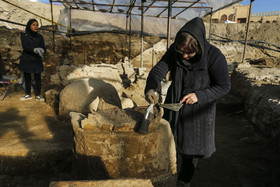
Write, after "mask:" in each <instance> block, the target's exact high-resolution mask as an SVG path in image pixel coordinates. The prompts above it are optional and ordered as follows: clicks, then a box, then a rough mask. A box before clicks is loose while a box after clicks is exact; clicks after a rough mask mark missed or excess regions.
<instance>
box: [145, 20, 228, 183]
mask: <svg viewBox="0 0 280 187" xmlns="http://www.w3.org/2000/svg"><path fill="white" fill-rule="evenodd" d="M168 71H170V75H171V80H172V83H171V85H170V87H169V89H168V92H167V96H166V99H165V103H179V102H182V103H184V105H183V107H182V108H181V109H180V110H179V111H178V112H174V111H170V110H168V109H165V110H164V116H163V118H164V119H166V120H167V121H169V123H170V126H171V129H172V132H173V135H174V140H175V144H176V150H177V166H178V170H177V171H178V181H177V186H190V181H191V179H192V177H193V174H194V170H195V167H196V164H197V161H198V158H208V157H210V156H211V155H212V154H213V153H214V152H215V150H216V148H215V140H214V135H215V116H216V100H217V99H218V98H220V97H222V96H223V95H225V94H227V93H228V92H229V90H230V78H229V72H228V67H227V62H226V59H225V57H224V55H223V54H222V53H221V51H220V50H219V49H218V48H216V47H214V46H213V45H211V44H210V43H209V42H207V41H206V35H205V27H204V23H203V20H202V19H201V18H194V19H192V20H190V21H189V22H188V23H186V24H185V25H184V26H183V27H182V28H181V29H180V30H179V32H178V33H177V35H176V38H175V42H174V43H173V44H172V45H171V46H170V48H169V49H168V50H167V52H166V53H165V54H164V56H163V57H162V59H161V60H160V61H159V62H158V63H157V65H156V66H154V67H153V68H152V70H151V71H150V73H149V76H148V78H147V83H146V88H145V94H146V100H147V101H148V102H149V103H154V104H157V101H158V100H159V94H158V92H157V91H158V90H157V89H158V88H159V86H160V82H161V80H163V79H164V78H165V75H166V74H167V73H168Z"/></svg>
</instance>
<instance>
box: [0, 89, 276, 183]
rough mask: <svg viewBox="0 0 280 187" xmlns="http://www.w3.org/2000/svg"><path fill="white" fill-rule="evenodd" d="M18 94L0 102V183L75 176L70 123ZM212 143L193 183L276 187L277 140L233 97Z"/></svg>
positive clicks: (220, 112)
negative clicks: (251, 119) (213, 148)
mask: <svg viewBox="0 0 280 187" xmlns="http://www.w3.org/2000/svg"><path fill="white" fill-rule="evenodd" d="M22 94H23V93H22V92H12V93H11V94H10V96H11V97H7V98H5V100H4V102H2V103H1V106H0V116H1V126H0V128H1V131H0V132H1V136H0V139H1V141H0V142H1V143H0V144H1V146H0V147H1V155H2V156H1V175H0V186H39V185H40V186H48V185H49V183H50V182H51V181H59V180H67V181H69V180H79V178H77V176H75V175H73V172H72V163H73V162H72V161H73V155H72V146H73V145H72V144H73V139H72V132H71V126H70V125H69V124H65V122H62V121H60V120H59V119H57V117H56V115H55V113H54V112H53V111H52V109H51V108H50V107H49V106H48V105H47V104H45V103H38V102H36V101H33V100H31V101H27V102H24V103H22V102H21V103H19V102H18V99H19V97H20V96H22ZM27 116H28V117H27ZM112 116H113V115H112ZM30 118H32V119H30ZM111 120H112V119H111ZM122 120H123V119H122ZM38 121H39V122H38ZM11 142H13V143H11ZM216 147H217V151H216V153H214V155H213V156H212V157H211V158H209V159H202V160H199V162H198V166H197V170H196V173H195V175H194V178H193V182H192V186H199V187H200V186H213V187H214V186H252V187H253V186H279V184H280V180H279V178H280V169H279V168H280V161H279V156H280V150H279V143H278V144H277V142H276V141H275V140H272V139H270V138H268V137H265V136H264V135H262V134H261V133H260V132H259V131H258V130H257V129H256V128H254V125H253V124H252V123H251V122H249V121H248V120H247V119H246V118H245V114H244V107H243V103H242V102H240V99H238V98H236V97H234V96H232V95H228V96H226V97H224V98H222V99H220V100H219V102H218V105H217V122H216ZM156 185H157V184H155V186H156ZM161 185H164V183H163V184H161ZM165 185H168V184H165Z"/></svg>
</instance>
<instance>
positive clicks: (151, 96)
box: [145, 89, 161, 105]
mask: <svg viewBox="0 0 280 187" xmlns="http://www.w3.org/2000/svg"><path fill="white" fill-rule="evenodd" d="M145 99H146V101H147V102H148V103H153V104H155V105H156V104H158V103H159V102H161V96H160V95H159V93H158V92H156V91H155V90H153V89H151V90H149V91H148V92H147V93H146V96H145Z"/></svg>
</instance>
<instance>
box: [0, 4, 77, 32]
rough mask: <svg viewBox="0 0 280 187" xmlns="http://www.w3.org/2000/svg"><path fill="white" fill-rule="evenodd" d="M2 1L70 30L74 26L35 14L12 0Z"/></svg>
mask: <svg viewBox="0 0 280 187" xmlns="http://www.w3.org/2000/svg"><path fill="white" fill-rule="evenodd" d="M2 1H4V2H5V3H8V4H10V5H12V6H15V7H17V8H19V9H21V10H24V11H26V12H28V13H30V14H33V15H35V16H37V17H39V18H42V19H44V20H46V21H49V22H51V23H54V24H56V25H59V26H61V27H65V28H67V29H68V30H72V28H70V27H67V26H65V25H62V24H60V23H57V22H55V21H52V20H50V19H48V18H45V17H43V16H40V15H38V14H35V13H33V12H31V11H29V10H27V9H24V8H22V7H20V6H18V5H16V4H13V3H11V2H9V1H7V0H2Z"/></svg>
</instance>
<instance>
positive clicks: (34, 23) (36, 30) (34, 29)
mask: <svg viewBox="0 0 280 187" xmlns="http://www.w3.org/2000/svg"><path fill="white" fill-rule="evenodd" d="M30 29H31V30H32V31H33V32H38V23H37V21H34V22H33V23H32V24H31V25H30Z"/></svg>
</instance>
